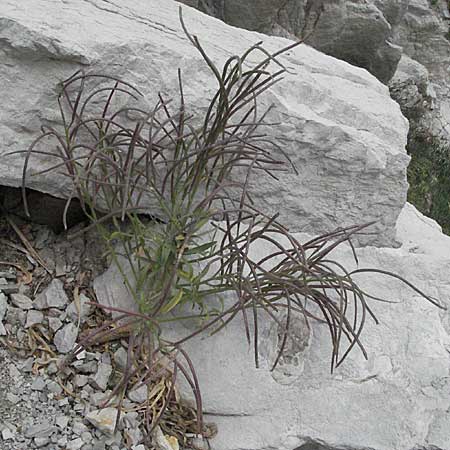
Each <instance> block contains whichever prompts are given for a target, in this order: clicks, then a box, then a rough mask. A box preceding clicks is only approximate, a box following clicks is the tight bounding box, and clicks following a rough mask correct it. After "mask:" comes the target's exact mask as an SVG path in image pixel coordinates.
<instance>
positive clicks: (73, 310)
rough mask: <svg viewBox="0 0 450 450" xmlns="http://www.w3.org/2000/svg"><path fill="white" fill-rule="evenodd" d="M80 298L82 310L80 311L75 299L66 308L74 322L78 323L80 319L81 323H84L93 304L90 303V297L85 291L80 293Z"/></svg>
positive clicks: (68, 315)
mask: <svg viewBox="0 0 450 450" xmlns="http://www.w3.org/2000/svg"><path fill="white" fill-rule="evenodd" d="M79 298H80V304H79V306H80V312H78V309H77V306H76V303H75V301H73V302H72V303H71V304H70V305H69V306H68V307H67V309H66V312H67V317H69V319H70V320H71V321H72V322H74V323H78V319H79V320H80V323H84V322H85V321H86V319H87V317H88V316H89V314H90V313H91V310H92V307H91V305H88V302H90V301H91V299H90V298H88V297H87V296H86V295H84V294H83V293H81V294H80V296H79Z"/></svg>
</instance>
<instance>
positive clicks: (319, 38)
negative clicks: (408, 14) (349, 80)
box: [182, 0, 407, 82]
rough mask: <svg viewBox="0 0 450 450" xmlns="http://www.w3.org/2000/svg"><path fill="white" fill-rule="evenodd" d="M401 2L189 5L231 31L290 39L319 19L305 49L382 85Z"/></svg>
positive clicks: (266, 0) (392, 63) (394, 50)
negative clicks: (343, 63)
mask: <svg viewBox="0 0 450 450" xmlns="http://www.w3.org/2000/svg"><path fill="white" fill-rule="evenodd" d="M182 1H183V2H188V1H189V2H190V0H182ZM406 1H407V0H402V1H398V0H385V1H372V0H365V1H359V0H358V1H357V0H314V1H311V0H287V1H286V0H276V1H273V0H263V1H261V0H247V1H245V2H242V1H240V0H211V1H210V3H211V2H212V4H213V5H214V7H213V8H211V7H209V8H205V7H204V6H203V5H204V2H196V4H192V2H191V5H193V6H196V7H197V8H199V9H201V10H203V11H205V12H208V13H210V14H214V15H215V16H216V17H219V18H220V19H222V20H224V21H225V22H226V23H229V24H231V25H234V26H237V27H241V28H246V29H248V30H256V31H261V32H263V33H267V34H273V35H277V36H287V37H292V38H301V37H304V36H306V35H308V34H309V32H310V31H311V30H312V28H313V25H314V24H315V22H316V19H317V17H318V15H319V14H320V21H319V22H318V23H317V24H316V27H315V31H314V33H313V34H312V35H310V36H309V38H308V40H307V42H308V44H310V45H312V46H313V47H314V48H317V49H318V50H320V51H322V52H324V53H326V54H328V55H332V56H334V57H336V58H339V59H343V60H344V61H347V62H349V63H351V64H354V65H356V66H359V67H363V68H365V69H367V70H368V71H369V72H371V73H372V74H373V75H375V76H376V77H377V78H378V79H380V80H381V81H383V82H387V81H388V80H389V79H390V78H391V77H392V75H393V74H394V72H395V69H396V67H397V63H398V61H399V59H400V55H401V49H400V47H398V46H396V45H394V43H393V42H392V39H391V38H392V27H391V24H390V20H397V19H398V17H399V16H401V14H402V12H404V9H405V6H404V3H405V2H406Z"/></svg>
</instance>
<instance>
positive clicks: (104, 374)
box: [92, 362, 112, 391]
mask: <svg viewBox="0 0 450 450" xmlns="http://www.w3.org/2000/svg"><path fill="white" fill-rule="evenodd" d="M111 372H112V367H111V365H110V364H105V363H102V362H101V363H99V364H98V367H97V373H96V374H95V377H94V378H93V379H92V384H93V385H94V386H95V387H96V388H97V389H101V390H102V391H104V390H105V389H106V388H107V386H108V381H109V377H110V375H111Z"/></svg>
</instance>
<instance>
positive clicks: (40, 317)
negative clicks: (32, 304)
mask: <svg viewBox="0 0 450 450" xmlns="http://www.w3.org/2000/svg"><path fill="white" fill-rule="evenodd" d="M43 321H44V314H42V312H41V311H36V310H35V309H30V310H29V311H28V313H27V321H26V323H25V328H30V327H32V326H33V325H37V324H39V323H42V322H43Z"/></svg>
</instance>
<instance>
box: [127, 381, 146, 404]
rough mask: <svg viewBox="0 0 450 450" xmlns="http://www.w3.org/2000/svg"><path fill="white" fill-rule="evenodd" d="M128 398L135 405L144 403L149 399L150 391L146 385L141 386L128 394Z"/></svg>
mask: <svg viewBox="0 0 450 450" xmlns="http://www.w3.org/2000/svg"><path fill="white" fill-rule="evenodd" d="M128 398H129V399H130V400H131V401H132V402H135V403H143V402H145V401H146V400H147V398H148V389H147V386H146V385H143V386H140V387H138V388H137V389H133V390H131V391H130V392H128Z"/></svg>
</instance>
